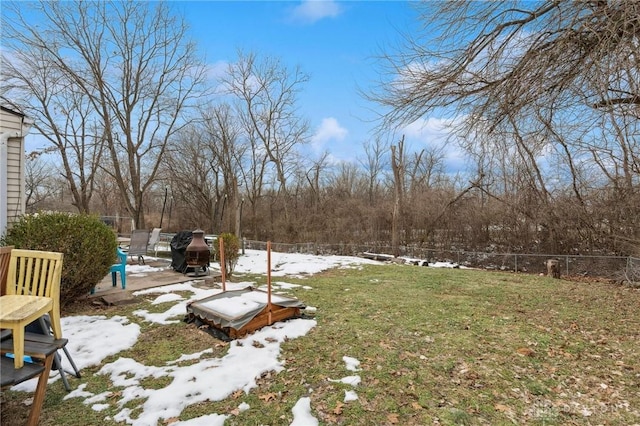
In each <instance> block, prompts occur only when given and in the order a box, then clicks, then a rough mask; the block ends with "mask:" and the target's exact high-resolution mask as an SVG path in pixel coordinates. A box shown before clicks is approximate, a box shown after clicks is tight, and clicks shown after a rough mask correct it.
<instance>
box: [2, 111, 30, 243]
mask: <svg viewBox="0 0 640 426" xmlns="http://www.w3.org/2000/svg"><path fill="white" fill-rule="evenodd" d="M24 121H25V117H24V115H22V114H20V113H17V112H14V111H11V110H8V109H6V108H1V109H0V235H2V234H4V233H5V232H6V229H7V227H9V226H10V225H11V223H13V222H14V221H15V220H17V219H18V218H19V217H20V216H21V215H23V214H24V211H25V195H24V194H25V184H24V134H25V133H26V132H27V131H28V128H26V129H25V128H24V124H25V123H24Z"/></svg>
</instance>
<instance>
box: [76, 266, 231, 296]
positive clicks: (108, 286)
mask: <svg viewBox="0 0 640 426" xmlns="http://www.w3.org/2000/svg"><path fill="white" fill-rule="evenodd" d="M145 264H146V265H147V266H150V267H153V268H156V269H155V270H153V271H149V272H140V273H138V272H134V273H131V272H127V287H126V289H124V290H123V289H122V286H121V281H120V274H117V276H116V278H117V280H116V286H115V287H113V285H112V281H111V273H109V274H107V275H106V276H105V277H104V278H103V279H102V281H100V282H99V283H98V285H96V287H95V292H94V294H91V295H89V296H88V298H89V299H90V300H95V301H96V302H98V301H101V302H102V303H106V304H108V305H119V304H124V303H131V302H133V301H135V297H134V296H133V293H134V292H136V291H139V290H144V289H147V288H152V287H159V286H164V285H169V284H176V283H182V282H186V281H193V280H201V281H203V282H204V281H206V282H207V283H210V284H211V285H213V283H214V282H215V281H216V280H217V281H219V280H220V274H219V273H218V272H217V271H211V270H209V273H208V274H205V275H200V276H197V277H195V276H193V274H192V273H187V274H182V273H180V272H176V271H174V270H173V269H172V268H171V266H170V265H171V261H170V260H169V259H163V258H150V257H146V258H145ZM127 265H137V263H136V262H134V261H132V260H131V259H128V260H127Z"/></svg>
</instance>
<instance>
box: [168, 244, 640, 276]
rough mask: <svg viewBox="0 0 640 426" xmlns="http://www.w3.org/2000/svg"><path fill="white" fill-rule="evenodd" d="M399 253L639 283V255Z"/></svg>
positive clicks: (340, 250)
mask: <svg viewBox="0 0 640 426" xmlns="http://www.w3.org/2000/svg"><path fill="white" fill-rule="evenodd" d="M173 235H174V234H170V233H162V234H161V242H160V248H159V250H160V251H170V247H169V242H170V241H171V238H172V237H173ZM242 247H243V248H244V249H253V250H266V249H267V243H266V242H265V241H255V240H247V239H244V240H243V242H242ZM271 249H272V250H273V251H276V252H281V253H305V254H315V255H341V256H358V255H361V254H362V253H365V252H369V253H378V254H389V253H392V252H393V250H392V248H391V246H389V245H386V244H347V243H335V244H317V243H297V244H288V243H276V242H271ZM401 256H403V257H409V258H416V259H421V260H427V261H428V262H432V263H433V262H451V263H457V264H459V265H462V266H468V267H472V268H482V269H488V270H501V271H512V272H525V273H531V274H546V272H547V269H546V261H547V259H557V260H558V261H559V262H560V267H561V272H562V274H563V275H583V276H592V277H601V278H609V279H615V280H620V281H629V282H632V283H640V258H637V257H629V256H593V255H588V256H583V255H553V254H528V253H490V252H480V251H466V250H439V249H426V248H422V247H402V248H401Z"/></svg>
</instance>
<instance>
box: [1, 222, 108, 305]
mask: <svg viewBox="0 0 640 426" xmlns="http://www.w3.org/2000/svg"><path fill="white" fill-rule="evenodd" d="M3 242H4V244H6V245H12V246H15V247H16V248H20V249H28V250H44V251H54V252H61V253H63V254H64V258H63V262H62V282H61V286H60V305H61V306H65V305H66V304H68V303H70V302H72V301H74V300H75V299H77V298H78V297H81V296H85V295H87V294H88V293H89V292H90V291H91V289H92V288H93V287H94V286H95V285H96V284H98V283H99V282H100V280H102V279H103V278H104V277H105V275H107V274H108V273H109V269H110V268H111V265H112V264H113V263H115V261H116V247H117V239H116V235H115V234H114V232H113V231H112V230H111V228H109V227H108V226H107V225H105V224H104V223H102V222H101V221H100V219H99V218H98V217H97V216H93V215H84V214H69V213H37V214H34V215H25V216H23V217H22V218H21V219H20V220H19V221H18V222H16V223H14V224H13V225H12V226H11V228H10V229H9V230H8V231H7V234H6V235H5V236H4V238H3Z"/></svg>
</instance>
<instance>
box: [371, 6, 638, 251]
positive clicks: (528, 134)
mask: <svg viewBox="0 0 640 426" xmlns="http://www.w3.org/2000/svg"><path fill="white" fill-rule="evenodd" d="M417 7H418V11H419V12H420V19H421V20H422V21H423V24H424V25H423V28H425V31H427V30H428V31H430V32H432V33H433V34H438V36H437V37H429V35H427V34H417V35H415V37H408V38H407V39H406V44H404V45H403V46H401V47H400V49H399V50H398V51H396V52H394V53H387V54H386V55H384V57H383V62H384V64H385V65H384V66H383V69H382V75H383V79H382V81H381V85H380V86H379V88H378V89H377V90H375V91H374V92H373V93H372V94H370V96H369V98H370V99H371V100H374V101H377V102H378V103H379V104H381V105H382V106H383V107H385V108H386V110H385V111H384V112H383V115H382V117H381V123H382V126H385V127H389V126H394V127H395V126H397V125H398V124H399V123H405V124H406V123H410V122H412V121H414V120H416V119H418V118H422V117H424V116H427V115H429V114H439V115H445V116H447V115H448V116H456V117H457V118H459V119H460V120H459V122H460V123H462V124H463V126H462V127H461V128H459V129H458V130H459V135H460V136H461V137H463V138H465V137H466V138H467V142H468V144H467V147H468V148H471V149H469V152H470V153H473V155H478V154H480V153H482V155H484V156H488V158H490V162H494V164H495V161H501V162H502V163H501V167H502V168H501V170H503V171H509V170H510V171H511V172H510V173H508V174H503V175H502V176H503V178H508V179H515V181H514V182H516V184H515V185H514V187H517V188H518V189H517V191H519V192H520V193H521V194H523V195H524V194H529V195H530V196H531V198H530V202H529V203H527V204H526V206H527V207H526V209H527V212H526V213H525V215H526V216H529V218H530V222H529V223H528V226H530V227H532V228H533V229H544V230H546V231H543V233H546V234H547V237H546V238H548V241H549V245H548V247H549V248H551V249H553V250H562V249H563V247H562V245H561V244H560V243H561V241H560V240H559V238H562V237H561V235H562V234H563V233H565V231H567V230H568V229H569V228H573V229H574V230H575V229H579V228H584V227H585V222H584V218H588V217H589V216H594V211H593V209H594V206H596V205H597V204H598V203H596V202H594V201H595V199H591V200H589V201H588V202H587V200H586V197H589V196H591V197H594V196H595V194H596V193H595V192H594V190H595V189H597V188H602V187H606V186H612V187H614V188H618V189H619V190H618V191H617V192H616V195H615V197H616V202H615V203H613V204H612V205H611V206H610V208H609V212H608V213H606V215H605V216H608V218H607V219H606V220H604V219H601V223H599V224H593V226H591V228H592V229H593V232H600V231H597V230H598V229H604V228H605V227H604V226H602V225H603V223H604V222H606V223H610V221H611V220H616V221H617V219H615V218H618V217H622V216H624V217H634V218H635V217H638V215H639V214H640V207H638V206H636V207H634V208H632V211H631V212H629V211H627V213H626V214H623V213H622V210H620V209H621V207H622V206H625V208H626V206H628V205H629V202H630V201H631V200H633V199H634V195H632V194H635V193H637V189H638V187H639V185H640V169H639V168H638V164H639V162H638V152H640V150H639V149H638V148H639V147H638V140H637V134H638V130H639V129H638V124H639V122H638V115H639V114H638V106H639V105H640V83H638V82H639V81H640V78H639V76H640V53H639V52H640V51H639V50H638V41H637V40H638V34H639V31H638V28H640V3H639V2H637V1H636V0H622V1H616V2H606V1H590V2H561V1H554V0H547V1H542V2H519V1H518V2H515V1H514V2H474V1H458V2H424V3H421V4H420V5H418V6H417ZM434 28H437V30H436V31H434ZM461 40H468V41H467V42H462V43H461ZM478 136H480V138H478ZM472 138H473V139H472ZM478 141H482V142H481V145H482V146H481V145H479V144H478ZM500 152H503V153H508V154H507V155H502V156H499V155H496V153H500ZM587 153H588V154H590V156H591V162H589V157H588V156H587V155H586V154H587ZM550 160H551V161H550ZM478 164H479V165H483V167H484V169H479V170H477V173H478V175H479V176H484V178H485V179H491V178H492V176H491V174H489V173H487V172H488V171H489V169H488V168H486V166H487V164H486V163H485V162H484V161H483V160H481V161H479V162H478ZM558 167H560V168H561V170H562V172H560V173H559V172H558ZM596 168H597V169H600V173H599V174H600V176H599V178H598V179H597V180H592V179H591V177H592V176H596V175H593V174H592V173H593V170H594V169H596ZM590 169H591V170H592V172H591V175H588V174H587V173H589V170H590ZM494 177H495V176H494ZM490 181H491V182H492V185H493V184H495V183H497V182H498V180H490ZM475 183H476V184H477V187H478V188H482V191H483V192H482V193H483V194H489V195H490V196H492V197H495V198H493V199H496V200H498V199H499V200H503V201H505V202H513V201H515V200H514V199H513V198H512V194H506V193H504V192H496V191H495V190H496V187H491V186H490V185H489V186H488V185H487V184H486V183H484V182H477V181H476V182H475ZM507 186H511V185H507ZM567 196H570V197H572V199H571V200H569V201H570V202H569V204H566V202H567ZM514 204H515V203H514ZM561 204H566V205H573V206H575V207H576V208H577V209H578V212H579V214H578V215H576V216H577V219H576V220H573V221H569V220H568V218H566V217H561V215H562V212H561V211H560V209H559V206H560V205H561ZM572 211H574V210H572ZM630 223H631V222H626V223H625V224H624V226H622V227H620V228H619V229H625V230H629V229H631V227H630V226H629V225H630ZM632 232H633V233H635V234H636V235H638V232H640V230H638V229H637V228H635V229H634V230H633V231H632ZM566 247H567V246H566V245H565V246H564V248H565V249H566Z"/></svg>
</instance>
